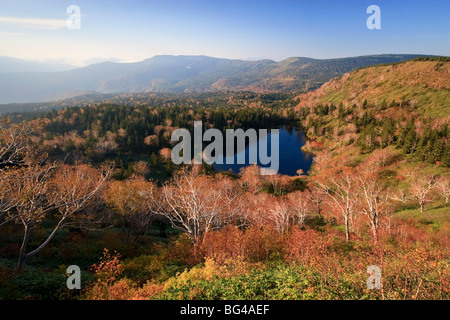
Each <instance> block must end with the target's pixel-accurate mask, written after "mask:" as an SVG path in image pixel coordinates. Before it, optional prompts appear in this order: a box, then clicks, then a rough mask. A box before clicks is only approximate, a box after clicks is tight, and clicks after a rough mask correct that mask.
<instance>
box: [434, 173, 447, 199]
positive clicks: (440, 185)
mask: <svg viewBox="0 0 450 320" xmlns="http://www.w3.org/2000/svg"><path fill="white" fill-rule="evenodd" d="M436 187H437V189H438V190H439V192H440V193H441V194H442V196H443V197H444V198H445V203H448V198H449V197H450V179H449V178H447V177H445V176H440V177H439V178H437V180H436Z"/></svg>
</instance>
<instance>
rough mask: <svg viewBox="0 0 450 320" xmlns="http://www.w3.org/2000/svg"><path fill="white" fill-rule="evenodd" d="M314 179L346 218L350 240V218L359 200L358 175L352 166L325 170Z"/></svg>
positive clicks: (346, 234) (346, 227)
mask: <svg viewBox="0 0 450 320" xmlns="http://www.w3.org/2000/svg"><path fill="white" fill-rule="evenodd" d="M313 180H314V181H315V182H316V184H317V186H318V187H319V188H321V189H322V190H323V191H324V192H325V194H326V195H327V196H328V198H329V200H330V201H331V207H332V208H333V209H335V210H336V211H337V212H339V213H340V214H341V215H342V217H343V218H344V225H345V238H346V239H347V241H348V240H350V218H351V216H352V215H353V214H354V213H355V212H354V209H355V206H356V204H357V202H358V188H357V175H356V171H355V169H354V168H352V167H341V168H333V169H328V170H324V171H322V172H321V173H320V175H317V176H314V177H313Z"/></svg>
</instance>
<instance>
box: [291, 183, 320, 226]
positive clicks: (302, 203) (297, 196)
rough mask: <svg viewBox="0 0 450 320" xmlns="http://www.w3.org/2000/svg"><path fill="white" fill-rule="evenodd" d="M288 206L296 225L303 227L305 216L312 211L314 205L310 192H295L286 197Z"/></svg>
mask: <svg viewBox="0 0 450 320" xmlns="http://www.w3.org/2000/svg"><path fill="white" fill-rule="evenodd" d="M287 197H288V199H289V205H290V207H291V208H292V210H293V211H294V218H295V220H296V224H297V225H299V226H300V227H303V226H304V224H305V219H306V216H307V215H308V214H309V213H310V212H311V211H312V208H313V205H314V203H313V202H312V200H311V199H312V197H313V196H312V194H311V192H310V191H308V190H305V191H295V192H291V193H289V194H288V195H287Z"/></svg>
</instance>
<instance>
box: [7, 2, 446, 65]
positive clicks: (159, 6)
mask: <svg viewBox="0 0 450 320" xmlns="http://www.w3.org/2000/svg"><path fill="white" fill-rule="evenodd" d="M372 4H375V5H378V6H379V7H380V9H381V29H380V30H369V29H368V28H367V26H366V21H367V19H368V17H369V16H370V14H367V13H366V9H367V7H368V6H369V5H372ZM69 5H77V6H79V8H80V9H81V29H79V30H77V29H76V30H70V29H68V28H67V26H66V24H65V21H66V19H67V18H68V15H67V13H66V9H67V7H68V6H69ZM381 53H423V54H436V55H450V1H449V0H428V1H416V0H408V1H405V0H390V1H386V0H370V1H366V0H342V1H338V0H296V1H290V0H156V1H155V0H146V1H143V0H142V1H141V0H128V1H126V0H122V1H118V0H112V1H111V0H89V1H85V0H70V1H65V0H58V1H56V0H53V1H50V0H28V1H23V0H9V1H4V0H0V56H10V57H16V58H22V59H37V60H53V61H64V62H68V63H71V64H77V65H83V64H88V63H92V62H98V61H103V60H111V61H138V60H142V59H145V58H149V57H152V56H154V55H158V54H172V55H207V56H213V57H221V58H236V59H255V58H268V59H273V60H277V61H278V60H282V59H285V58H288V57H292V56H301V57H312V58H337V57H347V56H358V55H367V54H381Z"/></svg>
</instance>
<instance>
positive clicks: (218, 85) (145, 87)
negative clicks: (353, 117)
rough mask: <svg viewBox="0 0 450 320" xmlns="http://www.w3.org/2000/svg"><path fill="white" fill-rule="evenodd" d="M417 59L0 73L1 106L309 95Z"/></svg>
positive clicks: (205, 60)
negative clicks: (159, 96) (90, 95)
mask: <svg viewBox="0 0 450 320" xmlns="http://www.w3.org/2000/svg"><path fill="white" fill-rule="evenodd" d="M418 56H424V55H403V54H393V55H368V56H359V57H349V58H337V59H313V58H302V57H291V58H288V59H285V60H282V61H279V62H276V61H273V60H269V59H265V60H259V61H246V60H238V59H224V58H214V57H207V56H186V55H182V56H171V55H159V56H154V57H152V58H149V59H145V60H142V61H139V62H132V63H117V62H102V63H97V64H92V65H89V66H86V67H82V68H77V69H72V70H68V71H61V72H46V73H42V72H35V73H32V72H27V73H7V74H6V73H0V103H24V102H43V101H54V100H56V99H58V97H61V95H62V94H63V95H64V96H66V97H71V96H72V97H73V96H76V95H77V93H79V92H98V93H105V94H106V93H118V92H128V93H133V92H175V93H177V92H208V91H253V92H259V93H264V92H306V91H308V90H313V89H316V88H318V87H320V85H322V84H323V83H325V82H326V81H328V80H330V79H332V78H334V77H336V76H340V75H342V74H344V73H346V72H349V71H351V70H353V69H356V68H361V67H364V66H368V65H372V64H380V63H390V62H399V61H404V60H409V59H412V58H416V57H418ZM0 72H1V70H0Z"/></svg>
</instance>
